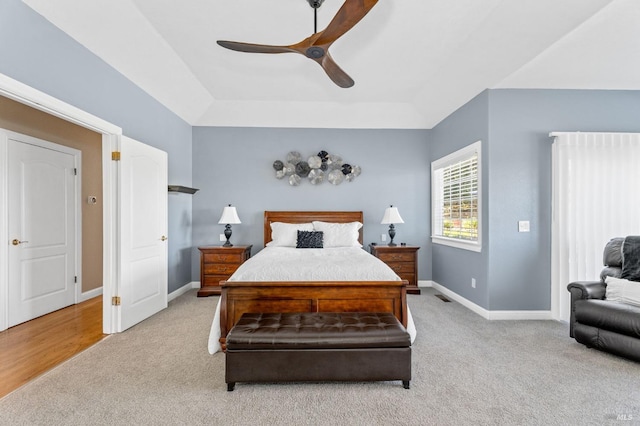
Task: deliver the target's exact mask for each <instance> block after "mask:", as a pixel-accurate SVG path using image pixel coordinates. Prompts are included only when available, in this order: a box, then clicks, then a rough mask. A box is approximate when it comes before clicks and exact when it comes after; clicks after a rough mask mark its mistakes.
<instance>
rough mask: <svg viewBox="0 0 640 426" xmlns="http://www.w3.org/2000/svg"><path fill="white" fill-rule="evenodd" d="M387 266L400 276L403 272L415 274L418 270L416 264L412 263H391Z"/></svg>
mask: <svg viewBox="0 0 640 426" xmlns="http://www.w3.org/2000/svg"><path fill="white" fill-rule="evenodd" d="M387 265H388V266H389V268H391V269H393V272H395V273H396V274H398V275H400V274H401V273H403V272H409V273H413V272H414V269H415V268H416V266H415V264H414V263H412V262H389V263H387Z"/></svg>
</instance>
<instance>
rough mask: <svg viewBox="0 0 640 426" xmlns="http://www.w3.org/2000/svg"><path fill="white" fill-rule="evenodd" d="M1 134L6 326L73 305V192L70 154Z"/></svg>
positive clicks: (44, 144) (71, 154) (20, 137)
mask: <svg viewBox="0 0 640 426" xmlns="http://www.w3.org/2000/svg"><path fill="white" fill-rule="evenodd" d="M4 134H5V135H6V136H8V229H9V239H10V240H9V263H8V270H9V271H8V272H9V274H8V275H9V288H8V302H9V303H8V319H9V323H8V326H9V327H12V326H14V325H16V324H20V323H22V322H25V321H28V320H30V319H33V318H36V317H39V316H41V315H44V314H47V313H49V312H53V311H55V310H58V309H61V308H64V307H66V306H69V305H72V304H74V303H75V302H76V301H75V294H76V291H75V286H76V283H75V281H76V279H75V276H76V260H77V259H76V249H77V247H76V219H77V210H76V209H77V206H78V205H77V197H76V193H79V191H78V192H76V191H77V188H76V180H77V179H76V174H75V170H76V164H75V161H76V160H75V156H74V154H73V153H72V152H73V151H75V150H72V149H67V148H66V147H62V146H58V145H54V144H52V143H49V142H46V141H41V140H38V139H35V138H30V137H28V136H23V135H18V134H15V133H11V132H4ZM58 149H59V150H58ZM65 151H66V152H65ZM76 155H79V154H76Z"/></svg>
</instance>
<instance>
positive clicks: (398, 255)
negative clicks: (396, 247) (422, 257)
mask: <svg viewBox="0 0 640 426" xmlns="http://www.w3.org/2000/svg"><path fill="white" fill-rule="evenodd" d="M378 258H379V259H380V260H382V261H383V262H413V261H414V260H415V258H416V255H415V252H406V251H404V252H402V251H401V252H390V253H384V252H382V253H379V254H378Z"/></svg>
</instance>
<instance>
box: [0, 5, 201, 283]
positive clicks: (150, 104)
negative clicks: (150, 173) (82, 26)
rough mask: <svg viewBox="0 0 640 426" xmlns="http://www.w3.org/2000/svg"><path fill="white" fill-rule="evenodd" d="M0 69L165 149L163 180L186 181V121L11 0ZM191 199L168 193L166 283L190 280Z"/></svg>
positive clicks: (3, 19)
mask: <svg viewBox="0 0 640 426" xmlns="http://www.w3.org/2000/svg"><path fill="white" fill-rule="evenodd" d="M0 73H3V74H5V75H7V76H9V77H11V78H13V79H15V80H18V81H20V82H22V83H24V84H27V85H29V86H31V87H34V88H36V89H38V90H40V91H42V92H44V93H47V94H49V95H51V96H53V97H56V98H58V99H60V100H62V101H65V102H66V103H68V104H71V105H74V106H76V107H78V108H80V109H82V110H84V111H87V112H89V113H91V114H93V115H95V116H97V117H100V118H102V119H104V120H106V121H109V122H111V123H113V124H115V125H117V126H119V127H121V128H122V130H123V133H124V134H125V135H126V136H129V137H131V138H134V139H137V140H139V141H141V142H144V143H146V144H149V145H152V146H155V147H157V148H159V149H162V150H164V151H166V152H167V153H168V154H169V183H172V184H180V185H187V186H190V185H191V157H192V156H191V138H192V135H191V131H192V128H191V126H190V125H189V124H187V123H186V122H184V121H183V120H182V119H180V118H179V117H177V116H176V115H175V114H173V113H172V112H170V111H169V110H168V109H166V108H165V107H164V106H162V105H161V104H160V103H159V102H157V101H156V100H155V99H153V98H152V97H151V96H149V95H148V94H147V93H145V92H144V91H142V90H141V89H140V88H139V87H137V86H136V85H134V84H133V83H132V82H131V81H129V80H127V79H126V78H125V77H124V76H123V75H122V74H120V73H118V72H117V71H115V70H114V69H113V68H112V67H110V66H109V65H107V64H106V63H105V62H103V61H102V60H101V59H99V58H98V57H96V56H95V55H94V54H92V53H91V52H89V51H88V50H87V49H86V48H84V47H83V46H81V45H80V44H78V43H77V42H76V41H74V40H73V39H72V38H70V37H69V36H67V35H66V34H65V33H63V32H62V31H60V30H59V29H58V28H56V27H55V26H54V25H52V24H51V23H50V22H49V21H47V20H46V19H44V18H43V17H42V16H40V15H39V14H37V13H36V12H34V11H33V10H32V9H30V8H29V7H28V6H26V5H25V4H24V3H22V2H20V1H19V0H2V1H0ZM191 202H192V199H191V197H190V196H187V195H184V194H180V195H177V194H172V195H171V196H170V197H169V291H173V290H175V289H177V288H179V287H181V286H183V285H184V284H186V283H188V282H190V281H191V263H190V253H191V246H192V244H191V232H190V231H189V226H190V224H191Z"/></svg>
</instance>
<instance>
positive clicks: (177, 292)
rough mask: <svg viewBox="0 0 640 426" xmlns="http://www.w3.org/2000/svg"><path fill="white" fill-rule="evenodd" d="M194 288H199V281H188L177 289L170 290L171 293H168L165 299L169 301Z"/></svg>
mask: <svg viewBox="0 0 640 426" xmlns="http://www.w3.org/2000/svg"><path fill="white" fill-rule="evenodd" d="M194 288H200V281H191V282H190V283H187V284H185V285H183V286H182V287H180V288H179V289H177V290H174V291H172V292H171V293H169V296H168V297H167V301H168V302H171V301H172V300H173V299H175V298H177V297H180V296H182V295H183V294H185V293H186V292H188V291H189V290H192V289H194Z"/></svg>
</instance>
